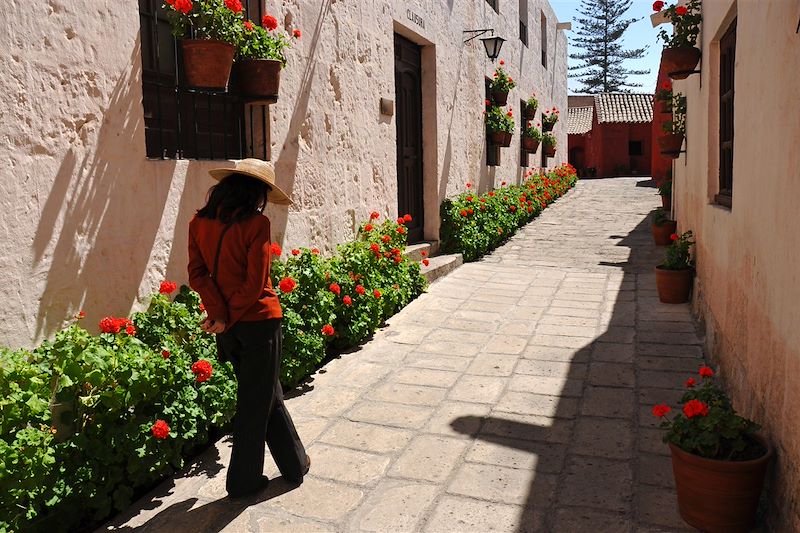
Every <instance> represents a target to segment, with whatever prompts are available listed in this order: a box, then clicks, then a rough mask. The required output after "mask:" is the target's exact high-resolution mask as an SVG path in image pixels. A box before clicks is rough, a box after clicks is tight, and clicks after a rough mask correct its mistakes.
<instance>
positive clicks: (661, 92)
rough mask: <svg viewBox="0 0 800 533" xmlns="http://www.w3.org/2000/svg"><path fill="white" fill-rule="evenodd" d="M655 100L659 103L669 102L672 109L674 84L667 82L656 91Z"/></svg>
mask: <svg viewBox="0 0 800 533" xmlns="http://www.w3.org/2000/svg"><path fill="white" fill-rule="evenodd" d="M655 99H656V101H659V102H669V106H670V108H672V82H671V81H670V80H666V81H665V82H664V83H663V84H662V85H661V87H660V88H659V89H658V90H657V91H656V94H655Z"/></svg>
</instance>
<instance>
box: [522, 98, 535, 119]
mask: <svg viewBox="0 0 800 533" xmlns="http://www.w3.org/2000/svg"><path fill="white" fill-rule="evenodd" d="M538 107H539V100H537V99H536V93H533V94H531V97H530V98H528V99H527V100H526V101H525V107H523V108H522V118H524V119H525V120H533V119H535V118H536V109H538Z"/></svg>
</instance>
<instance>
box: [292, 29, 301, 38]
mask: <svg viewBox="0 0 800 533" xmlns="http://www.w3.org/2000/svg"><path fill="white" fill-rule="evenodd" d="M302 36H303V32H301V31H300V30H298V29H297V28H295V29H293V30H292V37H294V38H295V39H299V38H300V37H302Z"/></svg>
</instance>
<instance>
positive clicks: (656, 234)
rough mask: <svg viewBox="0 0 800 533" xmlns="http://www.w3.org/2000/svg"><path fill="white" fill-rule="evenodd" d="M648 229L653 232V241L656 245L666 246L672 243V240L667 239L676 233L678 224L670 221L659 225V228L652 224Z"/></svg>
mask: <svg viewBox="0 0 800 533" xmlns="http://www.w3.org/2000/svg"><path fill="white" fill-rule="evenodd" d="M650 229H651V231H652V232H653V240H654V241H655V243H656V245H657V246H667V245H668V244H670V243H672V240H671V239H670V238H669V236H670V235H672V234H673V233H675V232H676V231H677V229H678V222H677V221H675V220H670V221H668V222H665V223H663V224H661V225H660V226H659V225H657V224H653V225H651V226H650Z"/></svg>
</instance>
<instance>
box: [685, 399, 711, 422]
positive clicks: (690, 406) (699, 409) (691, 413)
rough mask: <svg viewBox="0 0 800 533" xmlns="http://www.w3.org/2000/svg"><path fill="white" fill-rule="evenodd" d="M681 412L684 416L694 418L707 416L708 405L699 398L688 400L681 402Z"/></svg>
mask: <svg viewBox="0 0 800 533" xmlns="http://www.w3.org/2000/svg"><path fill="white" fill-rule="evenodd" d="M683 414H685V415H686V418H694V417H696V416H707V415H708V405H707V404H705V403H703V402H701V401H700V400H689V401H688V402H686V403H685V404H683Z"/></svg>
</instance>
